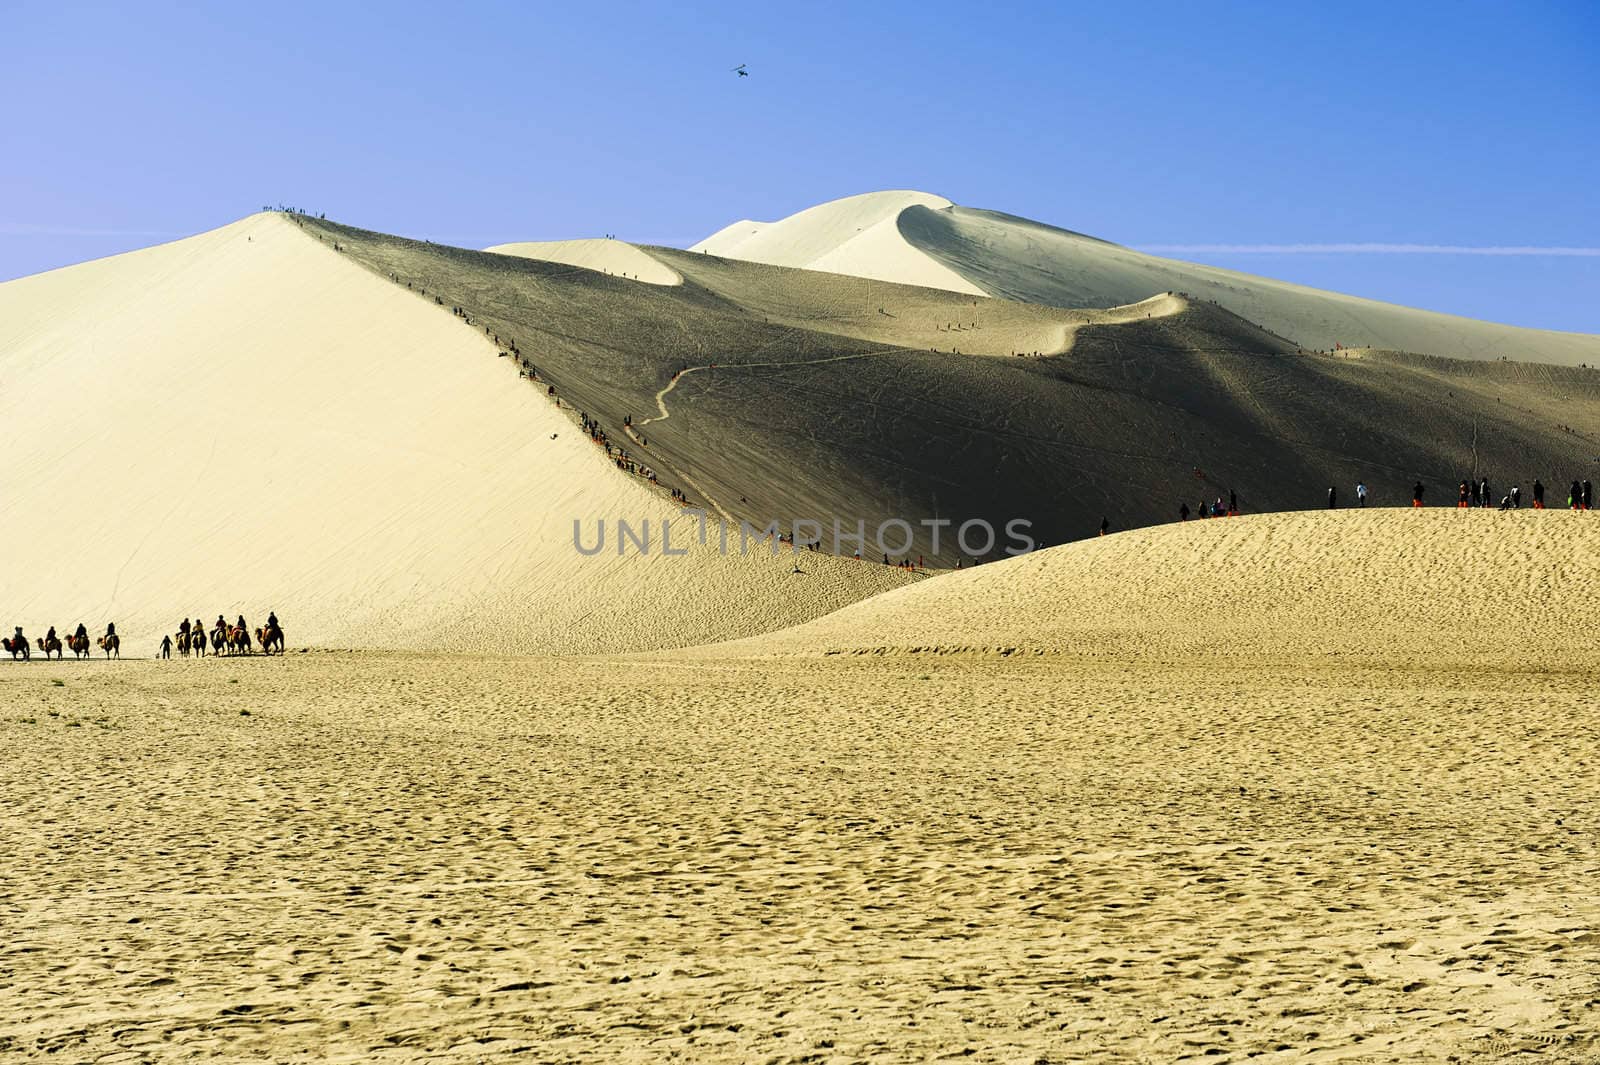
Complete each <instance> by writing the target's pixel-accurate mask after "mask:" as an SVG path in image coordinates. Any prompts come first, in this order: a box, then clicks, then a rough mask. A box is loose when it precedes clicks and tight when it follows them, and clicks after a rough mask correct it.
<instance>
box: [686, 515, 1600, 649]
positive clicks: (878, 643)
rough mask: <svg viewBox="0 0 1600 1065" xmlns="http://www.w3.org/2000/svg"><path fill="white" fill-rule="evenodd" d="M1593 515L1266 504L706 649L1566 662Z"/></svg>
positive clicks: (1599, 609) (943, 579)
mask: <svg viewBox="0 0 1600 1065" xmlns="http://www.w3.org/2000/svg"><path fill="white" fill-rule="evenodd" d="M1597 557H1600V513H1596V512H1593V511H1591V512H1587V513H1584V512H1574V511H1570V510H1563V511H1557V510H1546V511H1531V510H1520V511H1510V512H1497V511H1485V510H1467V511H1460V510H1456V509H1454V508H1453V507H1451V508H1435V509H1427V508H1424V509H1423V510H1421V511H1416V510H1410V509H1388V508H1386V509H1382V510H1373V509H1370V508H1369V509H1366V510H1343V511H1337V512H1332V513H1329V512H1321V513H1295V514H1288V513H1286V514H1266V515H1257V516H1252V517H1241V518H1234V519H1219V520H1213V521H1195V522H1190V523H1188V524H1186V525H1182V526H1165V527H1160V528H1151V529H1140V530H1135V531H1132V532H1128V533H1122V534H1119V535H1115V536H1109V537H1106V538H1105V539H1097V540H1093V541H1090V542H1087V543H1082V544H1071V545H1067V546H1065V547H1060V548H1055V549H1052V550H1049V551H1041V552H1037V553H1035V554H1033V555H1029V556H1027V557H1024V558H1017V559H1011V560H1008V561H1005V562H998V563H994V564H992V565H987V566H980V567H978V568H976V569H973V570H969V571H964V572H961V573H950V574H945V575H942V576H939V577H937V578H935V579H933V580H929V581H924V582H922V583H921V584H919V585H917V586H916V587H914V588H906V589H901V590H899V591H896V592H891V593H887V594H885V595H882V596H879V597H877V598H875V599H873V600H871V601H869V602H865V603H858V604H855V605H853V606H851V607H848V608H846V609H844V610H841V611H839V612H838V613H836V614H832V615H829V616H828V617H825V618H821V619H819V620H817V621H814V622H810V623H808V624H805V625H802V626H800V627H798V628H796V629H792V630H788V631H785V632H779V633H772V634H768V635H766V636H762V637H758V638H756V639H754V640H747V641H741V642H740V643H737V644H731V645H726V646H724V647H721V648H708V649H704V653H708V654H753V655H766V654H811V655H814V654H846V655H849V654H889V655H902V654H948V653H968V654H1003V655H1016V656H1023V657H1027V656H1032V655H1041V654H1042V655H1068V656H1083V657H1095V658H1099V657H1107V656H1109V657H1113V658H1126V659H1130V660H1152V661H1192V660H1205V661H1215V662H1218V663H1221V662H1224V661H1229V662H1233V663H1236V664H1244V663H1255V664H1258V665H1265V664H1271V663H1299V662H1304V661H1307V660H1310V661H1312V662H1324V663H1350V664H1357V663H1359V664H1362V665H1378V666H1390V667H1394V668H1404V669H1409V670H1429V669H1444V668H1450V669H1457V668H1460V669H1469V670H1470V669H1473V668H1478V667H1481V668H1485V669H1491V668H1492V669H1496V670H1523V669H1526V670H1540V671H1545V672H1555V673H1560V672H1566V671H1572V670H1589V669H1592V668H1593V666H1594V663H1595V661H1596V657H1597V655H1600V565H1597V564H1596V562H1595V559H1596V558H1597Z"/></svg>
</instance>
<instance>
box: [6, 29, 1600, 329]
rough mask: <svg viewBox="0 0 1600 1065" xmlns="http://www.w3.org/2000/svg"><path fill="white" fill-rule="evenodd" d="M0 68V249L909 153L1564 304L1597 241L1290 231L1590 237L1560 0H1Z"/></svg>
mask: <svg viewBox="0 0 1600 1065" xmlns="http://www.w3.org/2000/svg"><path fill="white" fill-rule="evenodd" d="M739 63H747V64H749V69H750V71H751V76H750V77H749V78H736V77H735V76H734V75H733V74H732V73H731V70H730V68H732V67H733V66H735V65H736V64H739ZM0 92H3V94H4V95H3V98H4V99H5V100H6V102H7V106H6V118H5V120H4V122H0V160H3V164H0V278H10V277H17V276H21V275H24V274H28V273H32V272H35V271H38V270H44V269H49V268H52V267H56V266H61V265H65V264H67V263H71V262H76V261H80V260H83V259H88V258H93V257H96V256H100V255H107V254H111V253H114V252H118V251H124V250H127V249H130V248H135V247H140V246H143V245H146V244H151V243H156V242H158V241H160V240H163V239H168V238H170V237H174V236H181V235H186V234H189V233H193V232H198V231H201V230H204V229H208V228H211V227H213V226H216V225H220V224H222V223H225V222H228V221H231V220H233V219H235V218H238V217H240V216H242V215H244V214H247V213H249V212H250V211H252V210H255V209H257V208H259V207H260V206H261V205H263V204H267V203H274V204H276V203H280V202H281V203H288V204H296V205H300V206H303V207H305V208H307V209H310V210H316V211H326V212H327V213H328V215H329V217H332V218H338V219H340V220H343V221H347V222H351V223H353V224H357V225H363V226H367V227H370V228H374V229H381V230H386V231H390V232H395V233H401V234H405V235H408V236H416V237H427V238H430V239H434V240H439V241H449V242H452V243H458V244H466V245H473V246H482V245H485V244H489V243H494V242H498V241H504V240H525V239H544V238H552V239H553V238H560V237H574V236H589V235H598V234H601V233H615V234H617V235H619V236H621V237H623V238H624V239H630V240H637V241H642V242H656V243H676V244H685V243H689V242H692V241H694V240H696V239H698V238H700V237H702V236H704V235H706V234H707V233H710V232H711V231H713V230H715V229H717V228H720V227H721V226H722V225H724V224H726V223H728V222H731V221H734V220H736V219H738V218H744V217H749V218H776V217H780V216H782V215H785V214H788V213H790V212H792V211H795V210H798V209H800V208H802V207H806V206H809V205H811V204H813V203H817V202H820V201H823V200H827V199H832V198H835V197H838V196H844V195H849V194H852V193H856V192H865V191H869V190H873V189H881V188H917V189H924V190H926V191H930V192H937V193H940V194H942V195H945V196H948V197H950V198H951V199H953V200H955V201H956V202H958V203H963V204H967V205H969V206H974V207H987V208H993V209H996V210H1001V211H1007V212H1010V213H1012V214H1019V215H1024V216H1027V217H1030V218H1035V219H1038V220H1040V221H1044V222H1049V223H1052V224H1055V225H1060V226H1064V227H1066V228H1069V229H1075V230H1079V231H1081V232H1086V233H1091V234H1094V235H1096V236H1100V237H1104V238H1106V239H1109V240H1114V241H1118V242H1120V243H1123V244H1130V245H1133V246H1136V247H1151V248H1155V247H1159V248H1180V249H1190V250H1184V251H1180V252H1169V254H1176V255H1178V256H1179V257H1182V258H1189V259H1194V260H1196V261H1203V262H1211V263H1215V264H1217V265H1221V266H1226V267H1230V268H1234V269H1242V270H1248V271H1251V272H1253V273H1261V274H1267V275H1269V276H1274V277H1282V278H1286V279H1288V280H1292V281H1297V282H1301V283H1304V284H1309V285H1315V286H1319V287H1325V288H1332V289H1337V290H1340V291H1345V292H1352V293H1356V294H1358V295H1363V296H1371V297H1374V298H1378V299H1387V300H1391V301H1393V302H1397V303H1406V304H1412V305H1416V306H1422V307H1429V308H1433V309H1437V310H1443V311H1450V312H1453V313H1458V314H1467V315H1472V316H1474V317H1481V318H1488V319H1492V320H1497V321H1506V322H1514V323H1516V324H1520V325H1536V326H1543V327H1547V328H1557V329H1572V330H1581V331H1585V332H1600V255H1593V254H1591V255H1563V256H1557V255H1548V254H1498V255H1486V254H1462V253H1444V252H1432V251H1430V252H1423V253H1415V252H1412V253H1400V252H1398V251H1395V250H1384V249H1383V248H1378V249H1371V248H1369V249H1367V250H1362V251H1332V250H1325V249H1323V250H1319V247H1320V246H1325V245H1352V244H1355V245H1379V246H1387V245H1429V246H1435V245H1444V246H1455V247H1468V248H1510V247H1520V248H1533V249H1540V248H1550V247H1561V248H1587V249H1591V250H1593V249H1597V248H1600V5H1596V4H1594V3H1592V2H1571V3H1541V2H1539V0H1524V2H1523V3H1520V4H1516V5H1511V4H1503V3H1501V4H1482V3H1474V2H1472V0H1464V2H1458V3H1451V4H1437V5H1420V4H1418V5H1411V4H1407V3H1403V2H1390V3H1370V4H1369V3H1362V2H1353V3H1341V4H1338V5H1327V4H1311V3H1306V4H1298V3H1260V4H1256V3H1238V4H1230V3H1225V2H1212V3H1208V4H1193V3H1172V4H1165V3H1160V2H1155V3H1147V4H1141V5H1139V6H1138V8H1137V10H1134V9H1129V8H1124V7H1123V6H1121V5H1109V4H1103V3H1095V4H1075V3H1052V4H1043V3H1041V4H1015V3H1005V2H994V3H986V4H981V5H975V4H953V3H952V4H945V3H920V4H898V3H859V2H856V3H837V4H836V3H827V2H814V3H808V4H776V3H760V2H750V3H742V4H722V3H710V4H659V5H658V4H634V3H603V2H597V3H590V4H572V3H560V4H543V3H527V4H510V3H508V4H490V3H481V4H470V3H469V4H465V5H462V9H461V10H459V11H453V10H452V9H451V5H442V4H437V3H429V4H411V3H386V4H377V3H371V4H355V3H347V4H339V3H333V4H326V5H315V4H294V3H289V4H278V5H272V6H271V7H257V6H255V5H250V6H246V5H231V4H222V3H210V4H181V5H180V4H162V3H147V4H140V5H110V4H106V5H95V4H74V3H70V2H39V0H0ZM1219 246H1230V247H1233V248H1235V249H1237V248H1239V247H1240V246H1245V247H1248V248H1251V249H1253V250H1249V251H1241V250H1219ZM1287 246H1296V247H1297V249H1298V250H1294V251H1288V250H1276V251H1274V250H1271V249H1284V248H1286V247H1287ZM1304 246H1311V247H1310V248H1309V249H1308V248H1306V247H1304ZM1194 249H1198V250H1194ZM1263 249H1265V250H1263Z"/></svg>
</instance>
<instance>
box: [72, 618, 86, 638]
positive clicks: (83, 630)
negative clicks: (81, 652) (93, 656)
mask: <svg viewBox="0 0 1600 1065" xmlns="http://www.w3.org/2000/svg"><path fill="white" fill-rule="evenodd" d="M72 638H73V639H74V640H87V639H88V638H89V630H88V629H87V628H85V627H84V624H83V622H81V621H80V622H78V631H77V632H75V633H73V634H72Z"/></svg>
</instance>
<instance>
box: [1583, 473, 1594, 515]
mask: <svg viewBox="0 0 1600 1065" xmlns="http://www.w3.org/2000/svg"><path fill="white" fill-rule="evenodd" d="M1593 502H1594V489H1593V488H1592V487H1591V486H1590V484H1589V481H1588V480H1587V479H1585V480H1584V482H1583V509H1584V510H1588V509H1589V506H1590V505H1591V504H1592V503H1593Z"/></svg>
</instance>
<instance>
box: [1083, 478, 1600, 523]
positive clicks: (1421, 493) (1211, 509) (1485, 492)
mask: <svg viewBox="0 0 1600 1065" xmlns="http://www.w3.org/2000/svg"><path fill="white" fill-rule="evenodd" d="M1545 492H1546V489H1545V485H1544V482H1543V481H1540V480H1539V479H1538V478H1535V479H1534V482H1533V485H1532V492H1531V495H1532V507H1533V509H1534V510H1544V509H1545ZM1426 495H1427V486H1426V485H1424V484H1423V483H1422V482H1421V481H1418V482H1417V483H1416V484H1414V485H1413V486H1412V487H1411V505H1412V506H1413V507H1420V506H1422V505H1423V500H1424V498H1425V497H1426ZM1368 496H1369V492H1368V489H1367V485H1366V482H1364V481H1357V482H1356V485H1355V498H1356V506H1357V507H1365V506H1366V505H1367V499H1368ZM1522 499H1523V496H1522V486H1521V485H1520V484H1514V485H1512V486H1511V487H1510V488H1509V489H1508V490H1507V491H1506V492H1505V494H1504V495H1502V496H1500V498H1499V500H1498V501H1496V499H1495V496H1494V491H1493V489H1492V488H1490V486H1489V478H1487V477H1482V478H1479V479H1477V480H1474V479H1472V478H1462V480H1461V483H1460V484H1459V485H1457V486H1456V506H1457V507H1458V508H1460V509H1463V510H1467V509H1473V508H1478V509H1486V508H1490V507H1494V508H1497V509H1499V510H1520V509H1521V508H1522ZM1566 505H1567V507H1568V508H1570V509H1572V510H1588V509H1590V508H1591V507H1592V506H1593V505H1594V487H1593V486H1592V485H1591V484H1590V483H1589V482H1588V481H1587V480H1574V481H1573V482H1572V484H1571V486H1570V487H1569V488H1568V489H1567V502H1566ZM1338 506H1339V489H1338V486H1337V485H1329V486H1328V509H1329V510H1336V509H1338ZM1238 513H1239V497H1238V495H1237V493H1235V492H1234V491H1232V490H1231V489H1230V490H1229V492H1228V501H1227V504H1226V505H1224V504H1223V501H1222V497H1221V496H1218V497H1217V498H1216V499H1215V500H1205V499H1202V500H1200V503H1199V505H1198V506H1197V507H1195V509H1194V510H1192V511H1191V510H1190V509H1189V504H1188V502H1187V501H1184V502H1181V503H1179V504H1178V520H1179V521H1188V520H1189V518H1190V517H1191V515H1192V516H1196V517H1200V518H1223V517H1227V518H1231V517H1234V516H1235V515H1237V514H1238ZM1110 524H1111V523H1110V521H1109V520H1108V519H1106V518H1101V519H1100V535H1101V536H1104V535H1105V534H1106V532H1107V531H1108V529H1109V528H1110Z"/></svg>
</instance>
